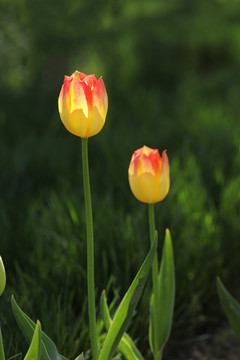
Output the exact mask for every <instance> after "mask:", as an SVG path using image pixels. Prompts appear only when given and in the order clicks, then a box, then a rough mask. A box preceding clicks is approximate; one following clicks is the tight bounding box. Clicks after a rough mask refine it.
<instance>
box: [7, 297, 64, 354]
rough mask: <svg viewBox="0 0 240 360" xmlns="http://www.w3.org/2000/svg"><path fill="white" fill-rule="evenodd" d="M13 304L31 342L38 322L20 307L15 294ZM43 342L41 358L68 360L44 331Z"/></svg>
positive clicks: (25, 334)
mask: <svg viewBox="0 0 240 360" xmlns="http://www.w3.org/2000/svg"><path fill="white" fill-rule="evenodd" d="M11 304H12V310H13V314H14V316H15V319H16V321H17V324H18V326H19V328H20V330H21V331H22V333H23V335H24V336H25V338H26V340H27V341H28V343H30V342H31V339H32V336H33V333H34V329H35V326H36V324H35V323H34V322H33V321H32V320H31V319H30V318H29V317H28V316H27V315H26V314H25V313H24V312H23V311H22V310H21V309H20V307H19V306H18V304H17V303H16V300H15V299H14V297H13V296H12V298H11ZM41 343H42V349H41V360H49V359H51V360H66V358H65V357H64V356H62V355H60V354H59V352H58V350H57V347H56V345H55V344H54V342H53V341H52V340H51V339H50V338H49V337H48V336H47V335H46V334H45V333H44V332H43V331H42V341H41Z"/></svg>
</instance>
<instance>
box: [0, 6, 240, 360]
mask: <svg viewBox="0 0 240 360" xmlns="http://www.w3.org/2000/svg"><path fill="white" fill-rule="evenodd" d="M75 70H79V71H81V72H84V73H86V74H90V73H92V74H96V76H97V77H100V76H103V80H104V83H105V86H106V89H107V92H108V97H109V110H108V115H107V120H106V124H105V126H104V128H103V130H102V132H101V133H100V134H98V135H96V136H94V137H93V138H91V139H89V160H90V172H91V186H92V200H93V209H94V210H93V211H94V226H95V230H94V232H95V259H96V265H95V266H96V269H97V270H96V286H97V301H98V300H99V297H100V293H101V291H102V289H103V288H109V293H110V299H111V297H113V296H114V292H116V291H117V292H118V293H119V294H120V296H122V295H123V294H124V292H125V291H126V290H127V288H128V286H129V284H130V282H131V280H132V278H133V276H134V275H135V273H136V271H137V269H138V268H139V266H140V264H141V262H142V260H143V259H144V256H145V254H146V253H147V250H148V248H149V239H148V221H147V208H146V206H145V205H143V204H141V203H139V202H138V201H137V200H136V199H135V198H134V197H133V195H132V194H131V192H130V189H129V185H128V177H127V172H128V166H129V162H130V159H131V156H132V153H133V151H134V150H136V149H138V148H140V147H142V146H143V145H147V146H149V147H152V148H158V149H159V150H160V152H162V151H163V150H164V149H167V153H168V157H169V161H170V167H171V188H170V192H169V195H168V196H167V198H166V199H165V200H164V201H163V202H162V203H160V204H157V206H156V221H157V228H158V231H159V238H160V239H162V240H163V237H164V229H165V228H166V227H169V228H170V231H171V234H172V238H173V243H174V249H175V262H176V279H177V291H176V306H175V318H174V326H173V332H172V338H171V341H172V343H173V344H175V345H176V344H178V346H179V344H180V343H181V341H182V336H183V334H184V335H185V336H186V337H188V338H191V337H192V338H195V336H196V334H205V333H206V332H208V331H209V329H214V328H216V327H217V326H218V325H219V324H222V321H224V320H225V318H224V314H223V312H222V310H221V306H220V303H219V301H218V299H217V292H216V286H215V281H216V276H220V277H221V278H222V280H223V281H224V282H225V283H226V284H227V285H228V289H229V290H230V291H231V292H232V294H233V295H234V296H235V297H236V298H237V299H239V298H240V284H239V273H240V261H239V256H240V221H239V219H240V121H239V105H240V2H239V1H238V0H229V1H225V0H215V1H214V0H195V1H189V0H169V1H168V2H165V1H163V0H158V1H156V0H138V1H137V0H121V1H120V0H109V1H107V0H106V1H102V0H99V1H96V0H78V1H76V0H68V1H63V0H59V1H54V0H52V1H51V0H48V1H46V0H41V1H40V0H35V1H34V2H30V1H29V0H11V1H7V0H0V83H1V87H0V136H1V138H0V169H1V173H0V189H1V191H0V239H1V248H0V255H1V256H2V258H3V261H4V263H5V267H6V271H7V289H6V291H5V293H4V296H3V297H2V298H1V299H0V300H1V304H0V310H1V316H3V320H2V324H3V330H4V331H5V333H6V336H11V335H10V333H11V329H9V328H10V327H11V326H12V327H13V326H15V325H11V324H15V323H14V320H13V319H12V318H9V317H10V314H11V311H10V304H9V301H8V299H9V296H10V294H11V293H14V294H15V296H16V298H17V299H18V301H19V303H20V305H21V306H22V307H23V308H24V309H25V311H26V312H28V313H29V314H30V315H31V316H33V318H34V316H35V318H40V320H42V325H43V329H44V330H46V332H47V333H48V334H49V335H50V336H51V337H52V338H53V339H54V340H55V341H56V342H57V343H59V350H60V352H62V353H64V354H65V355H67V356H71V357H73V356H74V355H77V353H79V352H80V350H81V349H82V350H84V351H86V350H87V349H88V346H89V343H88V324H87V311H86V297H87V292H86V246H85V245H86V243H85V220H84V201H83V189H82V169H81V141H80V139H79V138H77V137H75V136H73V135H71V134H70V133H68V132H67V131H66V129H65V128H64V126H63V124H62V123H61V120H60V118H59V114H58V108H57V100H58V95H59V92H60V89H61V86H62V83H63V78H64V75H70V74H72V73H73V72H74V71H75ZM160 253H161V241H160V249H159V255H160ZM76 279H78V280H76ZM110 279H111V281H110ZM150 283H151V281H150V278H149V284H148V286H147V288H146V291H145V293H144V297H143V299H142V301H141V303H140V304H139V307H138V312H137V314H136V317H135V318H134V319H133V322H132V324H131V328H130V332H131V334H132V335H133V337H135V338H136V339H141V341H139V346H140V347H141V346H142V349H141V350H142V352H143V353H144V351H146V350H145V349H146V348H147V347H148V344H147V337H148V301H149V296H150V290H151V284H150ZM113 288H114V289H115V290H113ZM3 298H4V299H3ZM49 309H51V310H49ZM56 319H58V320H59V319H60V320H61V321H60V320H59V321H60V324H61V325H59V324H58V326H55V325H56V321H57V320H56ZM76 319H78V322H77V324H75V329H76V332H73V331H72V330H69V329H72V328H73V326H74V325H73V323H74V322H75V321H76ZM8 324H10V325H9V326H8ZM53 324H55V325H53ZM69 331H70V332H71V331H72V332H71V334H72V336H71V337H70V339H69V338H67V335H66V334H68V332H69ZM14 341H15V342H16V343H15V344H14ZM21 341H22V338H21V335H19V338H18V336H17V335H16V337H14V338H13V339H12V340H11V341H9V342H8V349H7V351H8V352H9V353H10V355H12V352H13V351H19V347H20V348H21ZM73 344H74V346H73ZM170 344H171V342H170ZM168 352H169V359H171V349H170V348H169V350H168ZM145 356H146V359H148V354H147V353H145Z"/></svg>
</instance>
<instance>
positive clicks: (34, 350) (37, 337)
mask: <svg viewBox="0 0 240 360" xmlns="http://www.w3.org/2000/svg"><path fill="white" fill-rule="evenodd" d="M40 357H41V324H40V322H39V321H37V325H36V327H35V330H34V334H33V338H32V341H31V344H30V347H29V349H28V352H27V354H26V356H25V358H24V360H40Z"/></svg>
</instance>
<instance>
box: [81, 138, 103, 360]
mask: <svg viewBox="0 0 240 360" xmlns="http://www.w3.org/2000/svg"><path fill="white" fill-rule="evenodd" d="M82 163H83V186H84V197H85V213H86V225H87V282H88V314H89V327H90V340H91V348H92V356H93V360H97V359H98V355H99V352H98V344H97V325H96V308H95V285H94V240H93V220H92V202H91V191H90V180H89V169H88V139H87V138H82Z"/></svg>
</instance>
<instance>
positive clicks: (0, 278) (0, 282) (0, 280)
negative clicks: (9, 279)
mask: <svg viewBox="0 0 240 360" xmlns="http://www.w3.org/2000/svg"><path fill="white" fill-rule="evenodd" d="M5 286H6V272H5V267H4V264H3V261H2V257H1V256H0V295H2V293H3V292H4V289H5Z"/></svg>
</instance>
